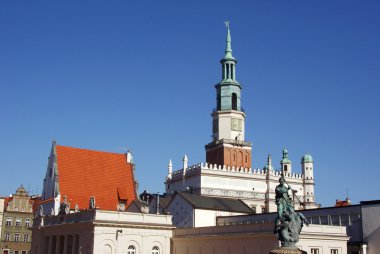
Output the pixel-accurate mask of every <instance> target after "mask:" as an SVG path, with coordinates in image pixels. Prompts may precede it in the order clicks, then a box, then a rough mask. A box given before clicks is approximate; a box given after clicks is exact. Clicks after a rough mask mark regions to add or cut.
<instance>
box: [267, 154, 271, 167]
mask: <svg viewBox="0 0 380 254" xmlns="http://www.w3.org/2000/svg"><path fill="white" fill-rule="evenodd" d="M269 165H272V157H271V156H270V154H268V166H269Z"/></svg>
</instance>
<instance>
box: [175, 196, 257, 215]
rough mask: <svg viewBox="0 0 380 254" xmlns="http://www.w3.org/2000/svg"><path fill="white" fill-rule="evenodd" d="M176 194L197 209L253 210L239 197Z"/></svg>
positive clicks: (246, 211)
mask: <svg viewBox="0 0 380 254" xmlns="http://www.w3.org/2000/svg"><path fill="white" fill-rule="evenodd" d="M178 195H181V196H182V197H183V198H185V199H186V200H187V201H189V202H190V203H191V204H192V206H193V207H194V208H198V209H207V210H218V211H229V212H239V213H252V212H253V210H252V209H251V208H250V207H249V206H247V205H246V204H245V203H244V202H243V201H241V200H240V199H232V198H217V197H207V196H200V195H195V194H188V193H178Z"/></svg>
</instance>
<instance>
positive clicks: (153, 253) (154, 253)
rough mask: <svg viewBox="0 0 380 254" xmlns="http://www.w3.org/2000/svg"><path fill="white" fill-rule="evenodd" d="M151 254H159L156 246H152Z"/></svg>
mask: <svg viewBox="0 0 380 254" xmlns="http://www.w3.org/2000/svg"><path fill="white" fill-rule="evenodd" d="M152 254H160V248H158V247H157V246H154V247H153V249H152Z"/></svg>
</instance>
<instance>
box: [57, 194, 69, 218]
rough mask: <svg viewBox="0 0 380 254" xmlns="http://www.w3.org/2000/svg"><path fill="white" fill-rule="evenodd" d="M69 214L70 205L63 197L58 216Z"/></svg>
mask: <svg viewBox="0 0 380 254" xmlns="http://www.w3.org/2000/svg"><path fill="white" fill-rule="evenodd" d="M69 213H70V205H69V203H68V202H67V197H66V196H64V197H63V202H62V203H61V204H60V205H59V211H58V214H59V215H63V214H69Z"/></svg>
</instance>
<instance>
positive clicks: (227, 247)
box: [172, 223, 348, 254]
mask: <svg viewBox="0 0 380 254" xmlns="http://www.w3.org/2000/svg"><path fill="white" fill-rule="evenodd" d="M347 240H348V237H347V234H346V228H345V227H340V226H321V225H312V226H310V227H304V228H303V229H302V233H301V234H300V240H299V242H298V243H297V247H298V248H299V249H301V250H304V251H306V252H307V253H310V254H346V253H347ZM279 244H280V243H279V241H278V240H277V238H276V236H275V235H274V234H273V223H260V224H240V225H228V226H218V227H203V228H186V229H175V230H174V234H173V238H172V254H203V253H217V254H246V253H252V254H266V253H269V252H270V251H271V250H273V249H276V248H278V247H279V246H280V245H279Z"/></svg>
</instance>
